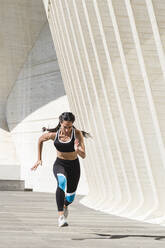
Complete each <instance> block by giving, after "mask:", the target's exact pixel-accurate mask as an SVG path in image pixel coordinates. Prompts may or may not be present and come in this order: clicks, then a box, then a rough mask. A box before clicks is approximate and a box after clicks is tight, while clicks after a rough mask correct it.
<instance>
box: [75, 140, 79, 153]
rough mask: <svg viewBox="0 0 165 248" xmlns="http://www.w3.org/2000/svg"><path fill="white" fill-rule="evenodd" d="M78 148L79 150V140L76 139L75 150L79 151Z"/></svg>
mask: <svg viewBox="0 0 165 248" xmlns="http://www.w3.org/2000/svg"><path fill="white" fill-rule="evenodd" d="M78 148H79V140H78V139H75V141H74V149H75V151H77V150H78Z"/></svg>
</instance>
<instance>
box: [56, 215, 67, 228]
mask: <svg viewBox="0 0 165 248" xmlns="http://www.w3.org/2000/svg"><path fill="white" fill-rule="evenodd" d="M58 226H59V227H63V226H68V223H67V222H66V220H65V217H64V215H61V216H60V217H59V218H58Z"/></svg>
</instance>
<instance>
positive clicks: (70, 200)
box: [65, 192, 76, 203]
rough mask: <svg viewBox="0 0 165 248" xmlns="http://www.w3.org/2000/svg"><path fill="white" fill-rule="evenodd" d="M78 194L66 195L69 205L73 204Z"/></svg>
mask: <svg viewBox="0 0 165 248" xmlns="http://www.w3.org/2000/svg"><path fill="white" fill-rule="evenodd" d="M75 196H76V193H75V192H73V193H66V196H65V199H66V200H67V202H68V203H72V202H73V201H74V199H75Z"/></svg>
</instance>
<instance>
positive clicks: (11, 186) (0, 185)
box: [0, 179, 25, 191]
mask: <svg viewBox="0 0 165 248" xmlns="http://www.w3.org/2000/svg"><path fill="white" fill-rule="evenodd" d="M24 189H25V182H24V181H23V180H4V179H3V180H2V179H0V191H24Z"/></svg>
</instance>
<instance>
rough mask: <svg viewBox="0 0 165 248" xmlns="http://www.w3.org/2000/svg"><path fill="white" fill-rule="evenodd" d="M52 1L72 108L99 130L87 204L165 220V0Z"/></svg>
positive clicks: (82, 122) (90, 154)
mask: <svg viewBox="0 0 165 248" xmlns="http://www.w3.org/2000/svg"><path fill="white" fill-rule="evenodd" d="M47 3H48V5H46V4H47ZM45 6H47V13H48V21H49V25H50V28H51V32H52V36H53V40H54V44H55V48H56V52H57V56H58V60H59V64H60V69H61V72H62V77H63V80H64V84H65V88H66V92H67V96H68V99H69V103H70V106H71V109H72V111H74V112H75V113H76V115H77V116H78V117H79V118H78V124H79V126H81V127H82V128H83V129H85V130H87V131H89V132H91V134H92V135H93V140H89V141H87V158H86V160H85V170H86V174H87V178H88V184H89V195H88V197H86V199H84V201H83V202H84V204H86V205H88V206H91V207H94V208H96V209H100V210H104V211H107V212H109V213H114V214H117V215H121V216H129V217H130V218H137V219H141V220H147V221H155V222H156V221H157V222H163V218H164V215H165V198H164V193H165V184H164V181H165V148H164V142H165V117H164V108H165V82H164V75H165V70H164V68H165V56H164V44H165V36H164V22H165V2H164V0H152V1H151V0H138V1H137V0H132V1H130V0H91V1H88V0H63V1H61V0H49V1H45ZM153 219H154V220H153Z"/></svg>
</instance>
